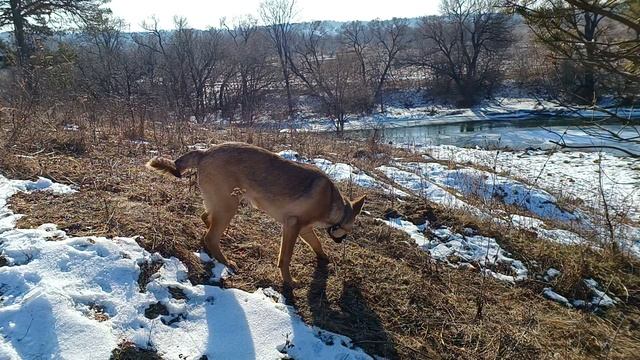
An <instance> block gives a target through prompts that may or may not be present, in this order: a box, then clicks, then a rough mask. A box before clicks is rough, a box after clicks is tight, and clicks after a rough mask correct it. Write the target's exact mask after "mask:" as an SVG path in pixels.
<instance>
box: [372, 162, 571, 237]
mask: <svg viewBox="0 0 640 360" xmlns="http://www.w3.org/2000/svg"><path fill="white" fill-rule="evenodd" d="M396 164H397V165H398V167H395V166H380V167H378V168H377V170H379V171H381V172H382V173H383V174H384V175H385V176H387V177H388V178H389V179H390V180H391V181H393V182H394V183H396V184H398V185H399V186H401V187H403V188H406V189H408V190H410V191H411V192H412V193H413V194H414V195H416V196H419V197H422V198H425V199H427V200H429V201H431V202H433V203H435V204H438V205H441V206H444V207H446V208H451V209H457V210H464V211H466V212H468V213H470V214H472V215H474V216H476V217H478V218H480V219H486V220H491V221H493V222H495V223H497V224H501V225H503V226H507V227H518V228H521V229H527V230H531V231H534V232H535V233H537V234H538V236H540V237H541V238H543V239H547V240H552V241H556V242H560V243H564V244H576V243H581V242H584V239H583V238H582V237H580V236H579V235H578V234H576V233H574V232H572V231H569V230H565V229H557V228H554V227H553V226H547V225H546V224H545V223H544V222H543V221H542V220H540V219H537V218H534V217H531V216H535V215H537V214H536V212H537V213H540V214H543V215H548V216H549V217H550V219H552V220H562V219H564V218H567V214H566V213H565V212H564V211H561V210H556V209H555V207H557V205H556V204H555V202H553V203H543V202H541V201H540V199H539V198H538V199H537V201H536V202H532V201H531V194H536V191H534V190H536V189H528V190H527V191H524V189H522V188H521V187H522V186H523V185H522V184H520V183H519V182H518V181H515V180H510V181H509V180H507V179H503V183H504V184H505V185H504V186H503V187H502V191H501V192H500V193H498V195H501V199H502V200H505V199H508V200H511V201H512V202H511V204H512V205H517V206H519V207H521V208H522V209H523V210H529V208H531V209H533V210H534V211H531V214H530V215H531V216H525V215H518V214H509V213H507V212H505V211H504V210H502V209H500V208H495V207H494V206H493V205H492V204H493V203H488V204H487V205H489V206H487V207H488V208H490V209H489V210H490V212H488V211H487V209H480V208H478V207H476V206H474V205H471V204H469V203H468V202H467V201H465V200H464V197H465V196H466V195H469V194H471V193H474V194H475V195H481V196H482V197H484V198H487V199H489V200H492V199H493V198H494V193H491V192H488V191H487V190H488V186H487V185H486V183H487V182H488V183H490V184H491V187H493V186H494V184H493V182H492V181H489V180H488V179H489V177H487V178H485V176H486V175H483V176H480V177H479V180H477V181H472V182H471V183H470V182H469V181H468V179H467V177H464V176H457V175H454V176H453V177H452V178H451V179H450V180H453V181H449V180H447V181H445V179H448V178H447V177H445V176H442V175H443V172H442V171H441V170H443V169H444V168H443V167H441V166H440V165H439V164H432V163H400V162H397V163H396ZM400 168H406V169H414V170H416V171H415V172H412V171H408V170H402V169H400ZM422 168H424V169H425V170H426V169H434V170H435V173H434V174H432V173H431V172H423V171H421V170H420V169H422ZM458 171H460V170H459V169H458V170H451V174H458ZM438 174H439V175H438ZM432 175H433V176H432ZM505 188H506V189H510V191H509V192H508V193H505V192H504V189H505ZM513 189H518V190H517V193H514V191H513ZM464 190H468V191H465V192H462V191H464ZM537 191H539V195H540V196H541V197H542V198H543V199H548V200H549V199H550V200H553V198H552V197H551V195H549V194H547V193H546V192H544V191H541V190H537ZM454 194H456V195H454ZM491 208H492V209H491ZM545 209H553V210H552V211H551V212H545V211H544V210H545ZM552 214H561V217H560V218H559V219H554V218H552V217H551V215H552ZM569 218H571V219H572V217H570V216H569Z"/></svg>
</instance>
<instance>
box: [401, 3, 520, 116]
mask: <svg viewBox="0 0 640 360" xmlns="http://www.w3.org/2000/svg"><path fill="white" fill-rule="evenodd" d="M499 4H500V2H499V1H498V0H443V1H442V4H441V7H442V16H441V17H435V16H432V17H425V18H423V19H422V24H421V26H420V37H419V40H420V41H421V47H420V49H419V52H418V55H417V56H416V57H415V58H414V59H413V60H412V61H410V63H412V64H414V65H419V66H423V67H427V68H428V69H430V70H431V71H432V72H433V73H434V75H436V76H443V77H445V78H447V79H449V80H450V81H451V82H453V85H454V90H455V91H456V93H457V94H458V96H459V100H458V103H459V104H460V105H461V106H470V105H473V104H475V103H476V102H477V101H478V100H479V98H478V97H479V95H481V94H482V93H483V91H486V90H487V89H489V90H490V89H491V88H492V87H493V86H494V85H495V82H496V81H497V79H498V75H499V74H500V67H501V63H502V61H503V60H504V54H505V53H506V49H507V48H508V47H509V44H510V32H511V26H512V23H511V19H510V16H509V15H507V14H505V13H501V12H499V7H498V5H499Z"/></svg>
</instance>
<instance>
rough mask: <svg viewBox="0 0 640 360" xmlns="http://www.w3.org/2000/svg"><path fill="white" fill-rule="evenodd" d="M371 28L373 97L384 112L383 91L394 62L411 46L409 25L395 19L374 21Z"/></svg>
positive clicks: (402, 20)
mask: <svg viewBox="0 0 640 360" xmlns="http://www.w3.org/2000/svg"><path fill="white" fill-rule="evenodd" d="M370 27H371V29H372V33H373V42H374V45H375V49H374V54H373V57H374V59H375V60H374V64H375V66H374V67H373V74H372V78H373V80H374V81H373V86H374V89H375V90H374V93H373V97H374V99H376V100H377V101H378V103H379V104H380V110H381V111H384V101H383V99H382V91H383V90H384V86H385V83H386V81H387V79H388V78H389V75H390V74H391V70H392V68H393V65H394V62H395V61H396V59H397V58H398V54H399V53H400V52H401V51H404V50H406V48H407V47H408V45H409V38H408V25H407V21H406V20H404V19H398V18H394V19H392V20H390V21H377V20H376V21H372V22H371V23H370Z"/></svg>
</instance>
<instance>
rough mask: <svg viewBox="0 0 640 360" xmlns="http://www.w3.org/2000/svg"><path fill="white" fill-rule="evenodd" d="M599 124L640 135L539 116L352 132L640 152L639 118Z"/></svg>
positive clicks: (424, 141)
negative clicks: (629, 122)
mask: <svg viewBox="0 0 640 360" xmlns="http://www.w3.org/2000/svg"><path fill="white" fill-rule="evenodd" d="M599 125H600V126H601V127H602V128H604V129H606V130H609V131H611V132H613V133H614V134H618V135H619V136H620V137H624V138H631V137H634V136H635V137H637V141H636V142H635V143H630V142H628V141H623V142H621V141H619V140H616V139H615V138H614V137H612V136H610V135H608V138H607V139H604V138H602V136H597V135H603V134H605V131H603V130H602V129H598V128H597V127H596V126H593V124H588V123H586V122H585V120H584V119H580V118H578V119H576V118H562V117H541V118H536V119H527V120H523V119H513V120H492V121H470V122H458V123H453V124H437V125H435V124H434V125H423V126H414V127H398V128H387V129H378V130H358V131H353V132H351V134H352V135H355V136H357V137H371V136H374V132H376V136H380V137H381V138H382V140H383V141H384V142H386V143H392V144H394V145H397V146H401V145H417V146H420V145H456V146H462V147H476V146H478V147H481V148H496V147H499V148H510V149H527V148H541V149H548V148H552V147H554V146H556V145H554V144H553V143H551V141H560V142H561V141H562V140H564V142H565V143H566V144H568V145H571V146H589V147H590V148H586V149H579V150H580V151H599V150H602V151H605V152H607V153H611V154H614V155H620V156H625V155H626V154H624V153H623V152H621V151H617V150H614V149H610V148H606V147H603V146H614V147H619V148H623V149H626V150H628V151H631V152H634V153H636V154H640V121H634V123H633V124H632V125H623V124H621V123H620V122H611V121H610V122H599Z"/></svg>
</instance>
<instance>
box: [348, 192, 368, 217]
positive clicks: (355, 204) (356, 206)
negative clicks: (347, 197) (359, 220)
mask: <svg viewBox="0 0 640 360" xmlns="http://www.w3.org/2000/svg"><path fill="white" fill-rule="evenodd" d="M366 198H367V195H362V196H361V197H360V198H358V200H355V201H352V202H351V207H352V208H353V216H354V217H355V216H357V215H358V214H360V211H361V210H362V207H363V206H364V200H365V199H366Z"/></svg>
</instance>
